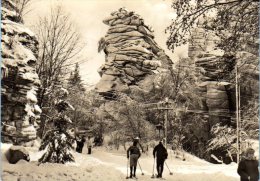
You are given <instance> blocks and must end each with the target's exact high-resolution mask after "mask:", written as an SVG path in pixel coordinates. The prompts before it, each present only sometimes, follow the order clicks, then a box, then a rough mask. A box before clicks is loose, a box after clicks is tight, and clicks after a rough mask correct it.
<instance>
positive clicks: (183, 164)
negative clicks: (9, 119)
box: [1, 148, 239, 181]
mask: <svg viewBox="0 0 260 181" xmlns="http://www.w3.org/2000/svg"><path fill="white" fill-rule="evenodd" d="M40 155H41V153H39V152H36V150H32V151H31V152H30V156H31V160H32V162H30V163H28V162H25V161H21V162H19V163H18V164H15V165H12V164H9V163H8V162H7V161H6V160H4V159H3V160H2V163H3V164H2V174H1V177H2V180H3V181H16V180H19V181H121V180H126V179H125V178H126V164H127V158H126V155H125V153H124V152H122V151H121V152H115V151H111V150H110V151H109V152H108V151H107V150H106V149H105V148H98V149H93V154H92V155H87V154H86V150H83V154H79V153H74V156H75V159H76V163H72V164H68V165H60V164H49V163H47V164H41V165H40V166H37V163H36V162H35V161H36V160H37V159H38V158H39V157H40ZM186 156H187V157H186V159H187V161H181V160H179V159H175V158H174V157H173V155H172V154H171V153H170V154H169V158H168V159H167V164H168V165H169V167H170V169H171V171H172V172H173V175H170V174H169V171H168V169H167V167H165V171H164V174H163V177H164V178H166V180H169V181H239V177H238V176H237V174H236V167H237V166H236V165H214V164H210V163H207V162H205V161H203V160H200V159H198V158H196V157H193V156H191V155H186ZM139 163H140V165H141V167H142V170H143V172H144V175H141V171H140V168H139V167H138V170H137V176H138V180H140V181H152V179H151V175H152V170H153V157H152V155H151V153H150V154H149V155H142V157H141V158H140V160H139ZM154 180H157V179H154Z"/></svg>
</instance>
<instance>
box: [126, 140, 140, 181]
mask: <svg viewBox="0 0 260 181" xmlns="http://www.w3.org/2000/svg"><path fill="white" fill-rule="evenodd" d="M137 143H138V140H134V142H133V145H132V146H130V147H129V148H128V149H127V158H128V159H129V157H130V178H132V177H136V175H135V173H136V166H137V161H138V159H139V158H140V156H141V152H140V149H139V148H138V147H137Z"/></svg>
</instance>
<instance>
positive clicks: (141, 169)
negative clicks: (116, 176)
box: [137, 160, 144, 175]
mask: <svg viewBox="0 0 260 181" xmlns="http://www.w3.org/2000/svg"><path fill="white" fill-rule="evenodd" d="M137 163H138V165H139V167H140V170H141V172H142V175H144V172H143V170H142V167H141V165H140V163H139V161H138V160H137Z"/></svg>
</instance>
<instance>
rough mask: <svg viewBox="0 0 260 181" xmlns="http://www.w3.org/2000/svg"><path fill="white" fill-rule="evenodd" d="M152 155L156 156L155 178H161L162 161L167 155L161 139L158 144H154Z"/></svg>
mask: <svg viewBox="0 0 260 181" xmlns="http://www.w3.org/2000/svg"><path fill="white" fill-rule="evenodd" d="M153 157H154V158H155V157H156V169H157V173H158V175H157V178H162V173H163V166H164V161H165V159H167V157H168V153H167V150H166V148H165V147H164V146H163V144H162V140H160V141H159V144H158V145H156V146H155V147H154V149H153Z"/></svg>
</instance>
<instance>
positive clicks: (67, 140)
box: [39, 88, 74, 164]
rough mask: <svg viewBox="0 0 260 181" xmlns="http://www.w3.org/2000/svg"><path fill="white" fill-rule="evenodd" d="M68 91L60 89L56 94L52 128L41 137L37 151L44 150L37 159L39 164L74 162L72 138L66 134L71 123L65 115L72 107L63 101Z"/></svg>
mask: <svg viewBox="0 0 260 181" xmlns="http://www.w3.org/2000/svg"><path fill="white" fill-rule="evenodd" d="M67 94H68V91H67V90H66V89H63V88H61V90H60V91H59V92H57V97H58V100H56V104H55V108H56V112H57V115H56V116H55V117H54V118H53V119H51V122H52V123H53V128H52V129H51V130H49V131H47V132H46V134H45V135H44V137H43V140H42V143H41V146H40V148H39V150H46V152H45V153H44V154H43V156H42V157H41V158H40V159H39V162H40V163H45V162H51V163H62V164H64V163H66V162H72V161H74V157H73V156H72V154H71V152H70V150H71V148H72V144H73V142H74V138H73V137H72V136H71V135H70V134H69V133H68V127H69V125H70V124H71V123H72V121H71V120H70V118H69V117H68V116H67V115H66V111H67V110H68V109H69V108H71V109H73V107H72V106H71V105H70V104H69V103H68V102H67V101H65V100H64V99H65V98H66V97H67Z"/></svg>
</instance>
